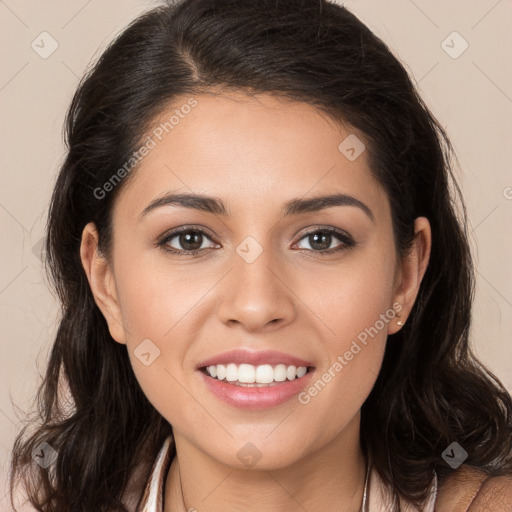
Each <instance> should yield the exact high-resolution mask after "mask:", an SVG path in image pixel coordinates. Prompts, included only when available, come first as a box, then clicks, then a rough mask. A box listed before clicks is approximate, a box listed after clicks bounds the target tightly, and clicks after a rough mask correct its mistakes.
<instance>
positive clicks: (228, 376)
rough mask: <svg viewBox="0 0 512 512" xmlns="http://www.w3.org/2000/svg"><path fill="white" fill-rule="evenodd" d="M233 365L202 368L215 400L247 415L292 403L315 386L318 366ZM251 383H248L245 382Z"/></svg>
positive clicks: (200, 372) (205, 380) (202, 375)
mask: <svg viewBox="0 0 512 512" xmlns="http://www.w3.org/2000/svg"><path fill="white" fill-rule="evenodd" d="M246 366H252V365H245V366H244V364H240V365H236V364H234V363H230V364H227V365H223V364H217V365H209V366H202V367H200V368H198V374H199V375H200V376H201V377H202V379H201V380H202V381H203V383H204V385H205V387H206V389H207V390H208V391H209V392H210V393H211V395H212V397H215V398H216V399H217V400H220V401H221V402H222V403H224V404H227V405H228V406H230V407H235V408H237V409H242V410H247V411H261V410H267V409H271V408H274V407H278V406H280V405H284V404H285V403H287V402H289V401H291V400H292V399H293V397H296V396H297V395H298V394H299V393H300V392H301V391H303V390H304V389H305V388H306V386H308V384H309V383H310V382H311V380H312V379H313V376H314V375H315V367H314V366H299V367H297V366H292V365H284V364H277V365H275V366H272V365H268V364H262V365H259V366H255V367H253V368H247V367H246ZM248 380H249V381H250V382H245V381H248Z"/></svg>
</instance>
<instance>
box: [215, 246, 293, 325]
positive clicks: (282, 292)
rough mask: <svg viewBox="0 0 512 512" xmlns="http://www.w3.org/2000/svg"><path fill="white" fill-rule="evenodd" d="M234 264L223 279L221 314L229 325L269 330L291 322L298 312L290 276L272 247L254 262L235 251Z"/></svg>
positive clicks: (265, 250) (222, 319) (219, 311)
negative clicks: (279, 263)
mask: <svg viewBox="0 0 512 512" xmlns="http://www.w3.org/2000/svg"><path fill="white" fill-rule="evenodd" d="M232 264H233V268H232V269H231V271H230V272H229V274H228V275H227V276H226V279H224V280H223V281H222V283H223V284H222V286H223V290H222V293H221V296H220V300H221V304H220V306H219V309H218V314H219V316H220V319H221V321H222V322H223V323H225V324H226V325H228V326H242V327H243V328H244V329H245V330H247V331H250V332H263V331H265V332H268V331H269V330H273V329H276V328H280V327H283V326H285V325H287V324H288V323H290V322H292V321H293V319H294V317H295V314H296V302H295V300H296V299H295V296H294V294H293V292H292V289H291V288H290V286H291V276H290V275H288V274H287V270H286V268H285V267H284V266H283V265H281V266H279V265H278V264H277V259H276V258H275V257H274V256H273V254H272V251H271V250H270V249H265V248H264V250H263V252H262V253H261V254H260V255H259V256H258V257H257V258H256V259H255V260H254V261H252V262H251V263H249V262H247V261H246V260H244V258H242V257H241V256H240V255H239V254H238V253H236V252H234V253H233V258H232Z"/></svg>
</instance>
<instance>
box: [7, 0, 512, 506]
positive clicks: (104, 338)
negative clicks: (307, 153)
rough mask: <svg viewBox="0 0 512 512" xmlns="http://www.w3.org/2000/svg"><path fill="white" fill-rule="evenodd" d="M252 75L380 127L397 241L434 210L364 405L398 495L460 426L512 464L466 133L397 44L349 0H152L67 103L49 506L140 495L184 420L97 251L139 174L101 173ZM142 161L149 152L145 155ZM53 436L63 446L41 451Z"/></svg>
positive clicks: (52, 256)
mask: <svg viewBox="0 0 512 512" xmlns="http://www.w3.org/2000/svg"><path fill="white" fill-rule="evenodd" d="M227 90H242V91H244V92H246V93H247V94H254V93H267V94H272V95H276V96H280V97H285V98H289V99H292V100H295V101H301V102H305V103H308V104H310V105H312V106H314V107H315V108H317V109H319V110H320V111H322V112H324V113H325V114H327V115H329V116H331V117H332V118H333V119H335V120H337V121H338V122H341V123H345V124H347V125H349V126H352V127H354V128H356V129H357V130H359V131H360V132H361V133H362V134H363V135H364V137H365V143H366V145H367V154H368V156H369V164H370V168H371V171H372V173H373V175H374V176H375V178H376V179H377V180H378V182H379V183H380V184H381V186H382V187H383V189H384V190H385V191H386V193H387V196H388V198H389V202H390V205H391V211H392V222H393V233H394V238H395V244H396V248H397V254H398V256H399V257H405V256H406V255H407V251H408V249H409V248H410V246H411V241H412V237H413V224H414V219H415V218H416V217H418V216H425V217H427V218H428V219H429V221H430V224H431V228H432V250H431V256H430V262H429V265H428V268H427V271H426V273H425V276H424V279H423V281H422V283H421V287H420V290H419V294H418V297H417V300H416V302H415V305H414V308H413V310H412V312H411V314H410V317H409V319H408V321H407V323H406V324H405V325H404V327H403V328H402V329H401V330H400V331H399V332H398V333H396V334H395V335H393V336H392V337H390V339H389V340H388V343H387V347H386V352H385V356H384V361H383V365H382V369H381V371H380V374H379V376H378V379H377V381H376V383H375V386H374V388H373V389H372V391H371V393H370V395H369V397H368V399H367V400H366V401H365V403H364V404H363V407H362V412H361V445H362V448H363V451H364V452H365V455H366V456H370V457H371V460H372V462H373V465H374V468H375V469H376V470H377V471H378V473H379V475H380V476H381V478H382V479H383V481H384V483H385V484H386V485H387V486H388V488H389V490H390V491H391V494H392V496H393V497H394V505H395V506H396V507H397V509H399V508H400V507H399V497H400V496H401V497H403V498H405V499H406V500H409V501H411V502H412V503H414V504H416V505H417V506H421V504H422V503H423V502H424V500H425V499H426V498H427V492H428V489H429V487H430V485H431V483H432V480H433V476H434V471H435V472H436V473H437V475H438V477H439V479H440V481H441V482H442V481H443V479H445V478H446V477H447V476H449V474H450V473H451V472H453V470H452V469H451V468H450V467H449V466H448V465H447V464H446V463H445V462H444V461H443V459H442V458H441V454H442V452H443V450H445V448H446V447H447V446H448V445H450V444H451V443H452V442H453V441H457V442H458V443H459V444H460V445H461V446H462V447H463V448H464V449H465V450H466V451H467V452H468V459H467V463H468V464H470V465H474V466H478V467H480V468H482V469H484V470H485V471H487V472H488V473H489V474H491V475H504V474H511V473H512V455H511V452H512V399H511V397H510V395H509V393H508V392H507V391H506V389H505V388H504V387H503V385H502V384H501V383H500V381H499V380H498V379H497V378H496V377H495V376H494V375H493V374H492V373H491V372H490V371H489V370H488V369H486V368H485V366H483V365H482V364H481V363H480V362H479V361H478V360H477V359H476V357H475V356H474V354H473V352H472V350H471V347H470V345H469V330H470V324H471V303H472V300H473V294H474V271H473V264H472V259H471V254H470V249H469V243H468V232H467V231H468V230H467V219H466V211H465V207H464V202H463V200H462V197H461V193H460V190H459V187H458V185H457V182H456V179H455V176H454V174H455V173H454V171H453V169H452V162H453V159H452V157H453V156H454V155H453V153H454V152H453V149H452V147H451V144H450V141H449V139H448V137H447V135H446V133H445V131H444V130H443V128H442V127H441V125H440V124H439V122H438V121H437V120H436V119H435V118H434V116H433V115H432V113H431V112H430V111H429V109H428V108H427V106H426V105H425V103H424V102H423V101H422V99H421V98H420V97H419V95H418V93H417V91H416V89H415V87H414V85H413V83H412V81H411V79H410V78H409V76H408V73H407V72H406V70H405V69H404V67H403V66H402V64H401V63H400V62H399V60H398V59H397V58H396V57H395V56H394V55H393V54H392V52H391V51H390V49H389V48H388V47H387V46H386V45H385V44H384V43H383V42H382V40H381V39H379V38H378V37H377V36H376V35H374V34H373V33H372V32H371V31H370V30H369V29H368V28H367V27H366V26H365V25H364V24H363V23H362V22H361V21H360V20H359V19H358V18H357V17H356V16H354V15H353V14H351V13H350V12H349V11H348V10H347V9H346V8H344V7H342V6H340V5H337V4H334V3H330V2H327V1H325V0H258V1H254V0H182V1H179V2H171V1H169V2H168V3H166V4H164V5H161V6H159V7H156V8H154V9H152V10H150V11H147V12H145V13H143V14H142V15H140V16H139V17H138V18H137V19H136V20H134V21H133V22H132V23H131V24H130V25H129V26H128V27H127V28H126V29H125V30H124V31H123V32H122V33H121V34H120V35H119V36H118V37H117V38H116V39H115V40H114V41H113V42H112V43H111V44H110V46H109V47H108V48H107V49H106V51H104V52H103V54H102V55H101V57H100V58H99V60H98V61H97V62H96V63H95V65H94V66H92V67H91V68H90V69H89V70H88V71H87V72H86V74H85V76H84V78H83V79H82V80H81V82H80V84H79V86H78V89H77V91H76V93H75V95H74V97H73V100H72V103H71V105H70V108H69V110H68V112H67V117H66V134H65V135H66V144H67V153H66V158H65V161H64V162H63V164H62V166H61V169H60V173H59V175H58V178H57V181H56V184H55V188H54V192H53V196H52V199H51V205H50V210H49V215H48V223H47V238H46V250H47V266H48V272H49V275H50V277H51V279H52V283H53V285H54V287H55V290H56V292H57V294H58V298H59V299H60V302H61V304H62V315H61V319H60V324H59V327H58V331H57V334H56V338H55V341H54V344H53V347H52V350H51V352H50V357H49V361H48V366H47V370H46V375H45V376H44V380H43V382H42V384H41V385H40V387H39V389H38V393H37V400H36V403H37V413H36V418H35V419H34V418H33V419H31V420H30V421H29V422H28V424H27V425H26V426H25V427H24V428H23V430H22V431H21V432H20V434H19V435H18V437H17V438H16V441H15V444H14V449H13V456H12V462H11V480H10V489H11V501H12V496H13V489H14V488H15V486H16V485H17V483H19V482H22V483H23V485H24V488H25V490H26V493H27V496H28V498H29V501H30V503H31V504H32V505H33V506H34V507H35V508H36V509H37V510H38V511H44V512H70V511H73V512H78V511H84V512H90V511H91V510H95V511H126V510H127V503H128V501H129V496H132V497H133V498H134V499H135V500H136V499H137V497H138V496H139V494H138V493H140V492H141V490H142V487H143V484H144V482H145V480H146V478H147V477H148V474H149V471H150V466H151V463H152V462H153V460H154V458H155V457H156V454H157V452H158V450H159V448H160V446H161V445H162V442H163V440H164V439H165V437H166V436H168V435H169V434H171V433H172V427H171V425H169V424H168V422H166V421H165V420H164V418H163V417H162V416H161V415H160V414H159V413H158V411H156V410H155V409H154V407H153V406H152V405H151V404H150V403H149V401H148V399H147V398H146V396H145V395H144V393H143V392H142V390H141V388H140V386H139V384H138V382H137V380H136V378H135V375H134V373H133V371H132V368H131V365H130V361H129V358H128V354H127V351H126V347H125V346H124V345H120V344H119V343H116V342H115V341H114V340H113V339H112V338H111V336H110V333H109V330H108V328H107V323H106V321H105V319H104V317H103V316H102V314H101V312H100V310H99V309H98V307H97V306H96V304H95V302H94V299H93V296H92V293H91V290H90V288H89V284H88V281H87V278H86V275H85V272H84V270H83V267H82V264H81V260H80V242H81V234H82V230H83V228H84V227H85V225H86V224H87V223H88V222H91V221H93V222H94V223H95V224H96V226H97V228H98V232H99V242H100V250H101V251H102V252H104V253H105V254H107V255H108V254H109V248H110V244H111V238H112V223H111V220H112V219H111V214H112V207H113V204H114V201H115V199H116V197H117V195H118V194H119V193H120V192H121V191H122V190H123V186H124V185H125V184H126V182H127V179H128V178H125V179H124V180H123V182H122V183H121V184H119V185H118V186H117V187H115V189H114V190H112V191H111V192H110V193H109V194H106V196H105V197H104V198H102V199H98V197H97V194H95V193H94V191H95V190H97V189H98V188H101V187H102V186H103V184H105V183H106V182H107V181H108V180H109V178H110V177H111V176H112V175H113V174H115V173H116V171H117V170H118V169H120V168H121V167H122V166H123V164H124V163H125V162H127V161H128V160H129V159H130V157H131V156H132V155H133V153H134V151H135V150H136V149H137V148H138V147H139V145H140V143H141V141H142V140H143V138H144V137H145V136H147V130H148V127H149V126H150V125H151V122H152V121H153V120H154V119H155V118H156V116H157V115H158V114H159V113H160V112H162V110H163V109H164V108H166V107H168V106H169V105H172V104H173V101H174V100H175V98H177V97H178V95H183V94H199V93H202V92H203V93H204V92H206V93H210V94H222V92H223V91H227ZM134 172H136V170H135V171H134ZM43 442H46V443H48V444H49V445H51V446H52V447H53V448H54V449H55V450H56V451H57V452H58V458H57V460H56V462H55V463H54V464H53V465H52V466H50V467H49V468H48V469H43V468H41V467H39V465H37V464H35V463H34V462H33V460H32V453H33V452H34V450H35V449H36V448H37V447H38V446H40V444H41V443H43Z"/></svg>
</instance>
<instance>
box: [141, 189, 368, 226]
mask: <svg viewBox="0 0 512 512" xmlns="http://www.w3.org/2000/svg"><path fill="white" fill-rule="evenodd" d="M162 206H181V207H184V208H192V209H194V210H200V211H203V212H206V213H212V214H214V215H229V212H228V209H227V208H226V206H225V205H224V203H223V202H222V200H221V199H219V198H217V197H212V196H205V195H200V194H174V193H169V194H166V195H164V196H161V197H158V198H156V199H155V200H154V201H152V202H151V203H150V204H148V205H147V206H146V208H144V210H143V211H142V212H141V214H140V215H139V221H140V220H142V218H143V217H145V216H146V215H147V214H148V213H149V212H151V211H153V210H155V209H156V208H160V207H162ZM334 206H355V207H356V208H359V209H361V210H362V211H363V212H364V213H365V214H366V215H367V216H368V217H369V218H370V219H371V220H372V222H374V221H375V217H374V215H373V213H372V211H371V210H370V208H369V207H368V206H367V205H366V204H364V203H363V202H362V201H360V200H359V199H356V198H355V197H353V196H351V195H348V194H331V195H326V196H317V197H311V198H308V199H301V198H295V199H291V200H289V201H287V202H286V203H285V204H284V206H283V207H282V209H281V215H282V216H284V217H286V216H289V215H299V214H301V213H310V212H316V211H320V210H325V209H326V208H332V207H334Z"/></svg>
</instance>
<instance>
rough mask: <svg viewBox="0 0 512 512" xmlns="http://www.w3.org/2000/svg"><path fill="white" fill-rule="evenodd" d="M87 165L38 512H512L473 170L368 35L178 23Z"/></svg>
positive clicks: (141, 47) (171, 8)
mask: <svg viewBox="0 0 512 512" xmlns="http://www.w3.org/2000/svg"><path fill="white" fill-rule="evenodd" d="M67 140H68V144H69V151H68V154H67V158H66V160H65V162H64V164H63V166H62V169H61V171H60V174H59V177H58V180H57V183H56V186H55V190H54V194H53V198H52V203H51V209H50V213H49V225H48V237H47V253H48V263H49V268H50V271H51V275H52V277H53V279H54V282H55V286H56V289H57V291H58V293H59V297H60V300H61V301H62V305H63V316H62V320H61V323H60V326H59V330H58V333H57V337H56V340H55V344H54V347H53V350H52V353H51V358H50V361H49V365H48V370H47V375H46V379H45V381H44V383H43V385H42V388H41V391H40V393H41V394H40V407H41V411H40V413H41V420H42V421H41V425H40V426H39V428H38V429H37V430H36V431H35V432H32V433H31V434H30V435H28V434H27V433H22V434H21V435H20V436H19V438H18V439H17V441H16V444H15V447H14V454H13V463H12V466H13V478H12V486H13V487H14V484H15V482H16V481H18V480H20V481H22V482H23V483H24V486H25V487H26V489H27V493H28V496H29V498H30V502H31V503H32V505H34V506H35V507H36V509H37V510H42V511H59V512H60V511H70V510H81V511H82V510H83V511H92V510H94V511H99V510H102V511H103V510H105V511H106V510H148V511H151V510H163V511H165V512H170V511H173V512H174V511H180V512H181V511H191V510H197V511H200V512H202V511H218V510H245V511H246V510H256V509H257V510H265V511H281V512H282V511H292V510H293V511H296V510H325V511H330V510H332V511H335V510H336V511H338V510H343V511H354V512H355V511H359V510H370V511H371V512H375V511H377V510H383V511H384V510H386V511H388V510H426V511H432V510H434V507H435V508H436V510H439V511H444V510H450V511H451V510H496V511H499V510H509V504H510V500H511V499H512V498H511V496H510V485H511V482H512V477H511V475H512V454H511V451H512V438H511V427H512V419H511V412H512V400H511V397H510V395H509V394H508V393H507V391H506V390H505V389H504V387H503V386H502V384H501V383H500V382H499V381H498V380H497V379H496V378H495V377H494V376H493V375H492V374H491V373H490V372H489V371H487V370H486V369H485V368H484V367H483V366H482V365H481V364H480V363H479V362H478V361H477V360H476V359H475V357H474V356H473V354H472V352H471V350H470V347H469V345H468V331H469V327H470V319H471V314H470V307H471V300H472V295H473V269H472V262H471V256H470V252H469V248H468V242H467V235H466V221H465V212H464V208H463V206H461V209H460V211H459V212H457V211H456V210H455V208H454V201H455V200H457V199H460V198H459V197H458V195H459V190H458V188H457V185H456V183H455V181H454V180H453V176H452V173H451V169H450V154H451V146H450V143H449V140H448V138H447V136H446V134H445V133H444V131H443V129H442V128H441V127H440V125H439V124H438V122H437V121H436V120H435V119H434V117H433V116H432V114H431V113H430V112H429V110H428V108H427V107H426V106H425V104H424V103H423V102H422V100H421V99H420V98H419V96H418V95H417V92H416V91H415V89H414V87H413V85H412V83H411V81H410V79H409V77H408V75H407V73H406V71H405V70H404V68H403V67H402V66H401V65H400V63H399V62H398V61H397V59H396V58H395V57H394V56H393V55H392V54H391V52H390V51H389V49H388V48H387V47H386V46H385V45H384V43H383V42H382V41H381V40H380V39H378V38H377V37H376V36H375V35H374V34H373V33H371V32H370V31H369V29H368V28H366V27H365V26H364V25H363V24H362V23H361V22H360V21H359V20H358V19H357V18H356V17H355V16H354V15H352V14H351V13H349V12H348V11H347V10H346V9H345V8H343V7H341V6H338V5H335V4H332V3H328V2H325V1H320V0H301V1H299V0H289V1H270V0H264V1H259V2H253V1H249V0H217V1H214V0H184V1H181V2H179V3H177V4H176V5H174V4H171V3H169V5H165V6H162V7H159V8H157V9H154V10H153V11H150V12H148V13H146V14H144V15H143V16H141V17H140V18H139V19H137V20H136V21H135V22H134V23H132V24H131V26H130V27H128V28H127V29H126V30H125V31H124V33H123V34H121V36H120V37H119V38H118V39H117V40H116V41H115V42H114V43H113V44H112V45H111V46H110V48H108V49H107V51H106V52H105V53H104V54H103V55H102V57H101V58H100V60H99V62H98V63H97V64H96V66H95V67H94V68H93V69H92V70H91V71H90V72H89V73H88V75H87V77H86V78H85V79H84V81H83V82H82V83H81V85H80V86H79V89H78V91H77V93H76V95H75V97H74V99H73V102H72V105H71V107H70V110H69V112H68V117H67ZM452 185H453V186H452ZM451 189H452V190H453V192H454V194H455V197H452V195H451V193H450V190H451ZM462 204H463V203H462V202H461V205H462ZM43 443H46V444H43ZM34 454H36V455H34ZM37 454H39V458H40V459H41V460H44V461H45V463H44V464H43V463H41V460H40V461H39V464H34V460H36V459H37ZM49 454H50V455H52V454H53V456H50V455H49ZM50 459H51V460H50ZM36 462H37V461H36ZM44 466H46V467H44ZM483 507H486V508H485V509H484V508H483Z"/></svg>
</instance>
